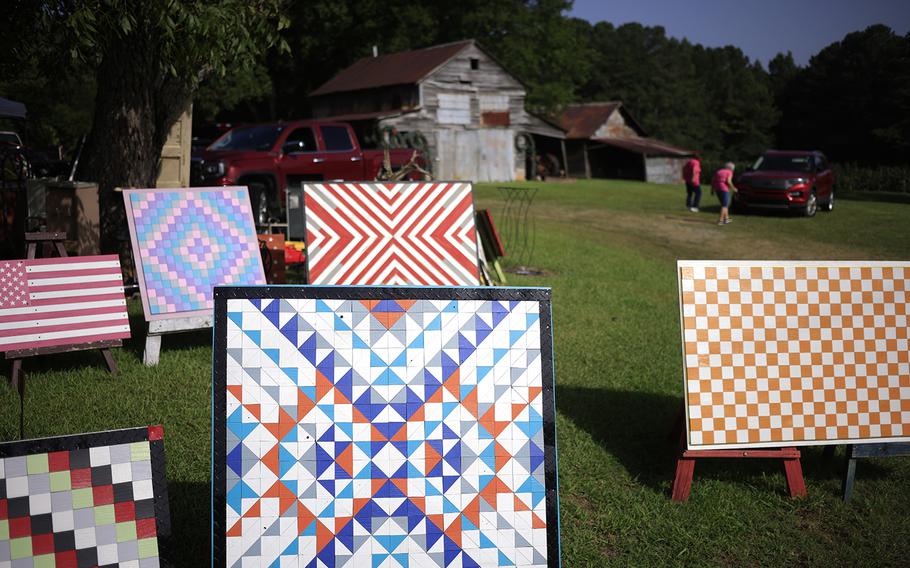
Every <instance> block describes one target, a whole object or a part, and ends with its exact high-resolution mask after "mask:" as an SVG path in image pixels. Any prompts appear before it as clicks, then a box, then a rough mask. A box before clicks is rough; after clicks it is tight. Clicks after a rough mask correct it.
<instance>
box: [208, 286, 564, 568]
mask: <svg viewBox="0 0 910 568" xmlns="http://www.w3.org/2000/svg"><path fill="white" fill-rule="evenodd" d="M215 298H216V314H215V353H216V355H215V380H214V383H215V386H214V407H215V417H216V418H215V440H214V446H213V447H214V453H215V456H214V459H213V464H214V472H213V480H214V481H213V483H214V491H213V494H214V539H213V542H214V558H215V564H216V565H225V566H247V565H259V566H297V565H299V566H314V567H320V566H358V567H362V566H383V567H414V566H420V567H446V566H538V567H539V566H558V565H559V533H558V529H559V521H558V505H557V492H556V483H557V479H556V447H555V424H554V412H555V410H554V397H553V371H552V332H551V325H550V302H549V290H547V289H534V288H526V289H506V288H495V289H481V288H475V289H464V288H459V289H454V288H429V289H426V288H345V287H282V288H271V289H264V288H230V287H224V288H217V289H216V292H215ZM298 562H299V564H298Z"/></svg>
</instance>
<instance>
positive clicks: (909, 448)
mask: <svg viewBox="0 0 910 568" xmlns="http://www.w3.org/2000/svg"><path fill="white" fill-rule="evenodd" d="M897 456H910V443H898V442H893V443H884V444H853V445H848V446H847V466H846V468H845V469H844V482H843V486H842V488H843V491H844V501H848V502H849V501H850V498H851V497H852V496H853V481H854V480H855V478H856V460H857V459H858V458H890V457H897Z"/></svg>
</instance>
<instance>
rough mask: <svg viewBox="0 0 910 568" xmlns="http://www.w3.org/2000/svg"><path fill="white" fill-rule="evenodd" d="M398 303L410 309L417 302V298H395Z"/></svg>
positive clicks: (403, 307) (405, 308)
mask: <svg viewBox="0 0 910 568" xmlns="http://www.w3.org/2000/svg"><path fill="white" fill-rule="evenodd" d="M395 301H396V303H397V304H398V305H399V306H401V307H402V309H404V311H408V310H410V309H411V308H412V307H413V306H414V304H416V303H417V300H395Z"/></svg>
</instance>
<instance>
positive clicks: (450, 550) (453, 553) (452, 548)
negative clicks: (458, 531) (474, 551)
mask: <svg viewBox="0 0 910 568" xmlns="http://www.w3.org/2000/svg"><path fill="white" fill-rule="evenodd" d="M442 539H443V551H444V552H445V555H444V557H445V565H446V566H448V565H450V564H451V563H452V562H454V561H455V559H456V558H458V555H459V554H461V547H460V546H458V545H457V544H455V541H454V540H452V539H450V538H449V537H448V536H445V535H443V537H442Z"/></svg>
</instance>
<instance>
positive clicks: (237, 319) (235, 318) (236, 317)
mask: <svg viewBox="0 0 910 568" xmlns="http://www.w3.org/2000/svg"><path fill="white" fill-rule="evenodd" d="M228 319H229V320H231V321H232V322H234V324H236V325H237V327H239V328H240V329H243V312H228Z"/></svg>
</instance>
